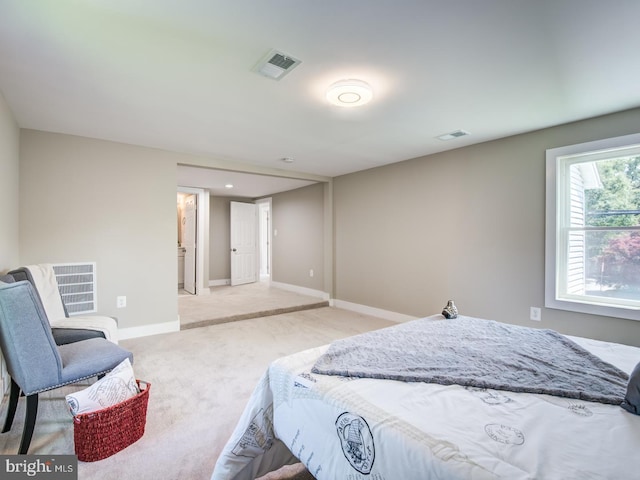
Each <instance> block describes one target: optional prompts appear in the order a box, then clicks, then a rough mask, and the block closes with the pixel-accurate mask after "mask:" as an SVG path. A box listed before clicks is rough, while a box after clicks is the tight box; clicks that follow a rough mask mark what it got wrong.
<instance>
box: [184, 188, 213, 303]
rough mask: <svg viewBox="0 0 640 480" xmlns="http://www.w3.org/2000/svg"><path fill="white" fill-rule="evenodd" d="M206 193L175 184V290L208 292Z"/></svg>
mask: <svg viewBox="0 0 640 480" xmlns="http://www.w3.org/2000/svg"><path fill="white" fill-rule="evenodd" d="M208 212H209V196H208V194H207V192H206V191H205V190H204V189H201V188H191V187H180V186H179V187H178V193H177V222H178V229H177V231H178V239H177V240H178V258H177V270H178V285H177V287H178V293H179V294H183V295H206V294H209V293H210V291H209V288H208V285H207V286H206V287H207V288H205V285H204V281H205V280H204V279H205V268H204V266H205V262H206V261H207V254H206V250H207V248H208V243H209V242H208V239H207V238H205V231H206V230H207V229H208V225H209V222H208V218H207V217H208V215H209V213H208Z"/></svg>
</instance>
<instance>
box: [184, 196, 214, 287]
mask: <svg viewBox="0 0 640 480" xmlns="http://www.w3.org/2000/svg"><path fill="white" fill-rule="evenodd" d="M177 193H187V194H194V195H196V196H197V202H196V295H209V294H210V293H211V291H210V290H209V285H208V284H207V285H205V284H204V281H205V278H207V279H208V277H209V275H208V268H206V269H205V261H206V260H207V259H208V258H209V256H208V254H207V252H208V251H209V235H208V234H206V235H205V232H207V231H208V229H209V191H208V190H205V189H204V188H194V187H183V186H180V185H178V191H177ZM205 273H206V274H205ZM207 283H208V281H207Z"/></svg>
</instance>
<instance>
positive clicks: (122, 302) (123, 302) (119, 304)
mask: <svg viewBox="0 0 640 480" xmlns="http://www.w3.org/2000/svg"><path fill="white" fill-rule="evenodd" d="M126 306H127V297H124V296H121V297H116V308H125V307H126Z"/></svg>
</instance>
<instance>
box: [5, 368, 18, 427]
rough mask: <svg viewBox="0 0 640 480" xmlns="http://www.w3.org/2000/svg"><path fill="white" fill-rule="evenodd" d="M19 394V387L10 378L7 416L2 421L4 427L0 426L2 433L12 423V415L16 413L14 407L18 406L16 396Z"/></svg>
mask: <svg viewBox="0 0 640 480" xmlns="http://www.w3.org/2000/svg"><path fill="white" fill-rule="evenodd" d="M19 396H20V387H19V386H18V384H17V383H16V382H15V381H14V380H13V378H12V379H11V393H10V394H9V405H8V407H7V418H6V419H5V421H4V427H2V433H5V432H8V431H9V430H11V425H13V417H15V415H16V407H17V406H18V397H19Z"/></svg>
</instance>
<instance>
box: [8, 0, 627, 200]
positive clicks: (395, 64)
mask: <svg viewBox="0 0 640 480" xmlns="http://www.w3.org/2000/svg"><path fill="white" fill-rule="evenodd" d="M639 18H640V1H638V0H608V1H604V0H450V1H443V0H403V1H400V0H322V1H312V0H269V1H257V0H254V1H249V0H180V1H176V0H38V1H36V0H28V1H27V0H2V1H1V2H0V90H1V91H2V93H3V94H4V97H5V99H6V101H7V102H8V104H9V106H10V108H11V110H12V111H13V113H14V114H15V117H16V120H17V122H18V124H19V125H20V127H22V128H31V129H37V130H45V131H52V132H61V133H68V134H73V135H81V136H87V137H94V138H101V139H106V140H113V141H118V142H125V143H131V144H136V145H143V146H150V147H156V148H161V149H166V150H172V151H177V152H184V153H190V154H195V155H198V156H204V157H210V158H214V159H221V160H224V161H235V162H241V163H242V164H247V165H256V166H259V167H260V168H265V167H266V168H279V169H282V170H285V171H290V172H304V173H312V174H317V175H323V176H328V177H333V176H337V175H341V174H346V173H350V172H355V171H359V170H363V169H367V168H371V167H375V166H378V165H384V164H389V163H393V162H399V161H402V160H406V159H409V158H414V157H418V156H422V155H426V154H430V153H435V152H438V151H442V150H448V149H452V148H457V147H461V146H465V145H470V144H473V143H478V142H483V141H487V140H491V139H495V138H500V137H504V136H509V135H513V134H517V133H522V132H527V131H531V130H535V129H539V128H543V127H548V126H553V125H558V124H561V123H566V122H570V121H574V120H579V119H583V118H588V117H592V116H596V115H601V114H606V113H610V112H615V111H619V110H623V109H628V108H632V107H638V106H640V81H639V79H640V53H639V52H640V35H638V28H637V22H638V19H639ZM274 48H275V49H278V50H280V51H283V52H285V53H287V54H290V55H292V56H293V57H295V58H298V59H300V60H302V63H301V64H300V65H299V66H298V67H297V68H295V69H294V70H293V71H291V73H289V74H288V75H287V76H285V77H284V78H283V79H282V80H280V81H274V80H271V79H268V78H265V77H262V76H260V75H258V74H256V73H254V72H252V68H253V67H254V66H255V64H256V63H257V62H258V60H260V59H261V58H262V57H263V56H264V55H265V54H266V53H267V52H268V51H269V50H271V49H274ZM344 78H358V79H361V80H364V81H367V82H368V83H369V84H370V85H371V86H372V87H373V89H374V99H373V101H372V102H371V103H370V104H368V105H366V106H364V107H361V108H359V109H340V108H339V107H334V106H331V105H329V104H328V103H327V102H326V101H325V99H324V93H325V90H326V88H327V87H328V86H329V85H330V84H331V83H333V82H335V81H337V80H341V79H344ZM456 129H464V130H467V131H469V132H471V135H470V136H468V137H463V138H459V139H456V140H450V141H447V142H443V141H441V140H438V139H437V138H436V137H437V136H439V135H441V134H444V133H447V132H450V131H452V130H456ZM283 157H291V158H293V159H294V160H295V161H294V163H291V164H285V163H283V162H282V161H281V159H282V158H283ZM202 186H204V185H202ZM272 193H273V192H272Z"/></svg>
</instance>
